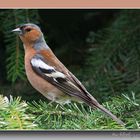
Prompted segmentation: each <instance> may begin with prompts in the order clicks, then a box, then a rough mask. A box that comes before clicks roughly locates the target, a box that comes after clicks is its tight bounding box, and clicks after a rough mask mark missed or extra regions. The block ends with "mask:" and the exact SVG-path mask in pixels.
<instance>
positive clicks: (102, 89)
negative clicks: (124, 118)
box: [0, 9, 140, 102]
mask: <svg viewBox="0 0 140 140" xmlns="http://www.w3.org/2000/svg"><path fill="white" fill-rule="evenodd" d="M27 22H32V23H35V24H38V25H39V26H40V27H41V29H42V31H43V33H44V35H45V39H46V41H47V43H48V45H49V46H50V48H51V49H52V50H53V51H54V53H55V54H56V55H57V57H58V58H59V59H60V60H61V61H62V62H63V63H64V64H65V65H66V66H67V67H68V68H69V70H71V71H72V73H74V74H75V75H76V76H77V77H78V78H79V79H80V81H81V82H82V83H83V84H84V85H85V87H86V88H87V89H88V90H89V91H90V93H91V94H92V95H94V97H96V98H97V99H98V100H99V101H100V102H101V101H108V100H110V98H111V97H114V96H121V95H122V93H127V94H129V95H131V93H132V92H134V93H135V95H136V97H137V98H139V97H140V24H139V23H140V10H133V9H131V10H127V9H125V10H123V9H115V10H113V9H112V10H111V9H109V10H107V9H104V10H103V9H102V10H101V9H94V10H92V9H85V10H82V9H79V10H75V9H63V10H61V9H40V10H36V9H33V10H32V9H30V10H28V9H19V10H18V9H5V10H4V9H1V10H0V23H1V26H0V42H1V43H0V56H1V58H0V94H3V95H7V96H9V95H13V96H21V97H22V99H24V100H28V101H32V100H38V99H40V98H41V99H44V97H43V96H42V95H41V94H39V93H38V92H37V91H35V90H34V89H33V88H32V87H31V86H30V84H29V83H28V81H27V79H26V76H25V71H24V60H23V58H24V50H23V47H22V44H21V42H20V40H18V38H17V37H16V35H15V34H13V33H11V32H10V31H11V30H12V29H14V28H15V27H16V26H17V25H18V24H22V23H27Z"/></svg>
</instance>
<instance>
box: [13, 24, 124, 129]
mask: <svg viewBox="0 0 140 140" xmlns="http://www.w3.org/2000/svg"><path fill="white" fill-rule="evenodd" d="M12 32H14V33H16V34H17V35H18V36H19V38H20V39H21V42H22V43H23V47H24V51H25V56H24V64H25V72H26V75H27V79H28V80H29V82H30V84H31V85H32V86H33V87H34V88H35V89H36V90H37V91H38V92H40V93H41V94H42V95H44V96H45V97H46V98H47V99H49V100H51V101H52V102H56V103H58V104H66V103H70V102H71V101H74V102H82V103H85V104H87V105H88V106H90V107H92V108H93V109H95V108H98V109H99V110H100V111H102V112H104V113H105V114H106V115H108V116H109V117H111V118H112V119H113V120H114V121H116V122H117V123H118V124H119V125H122V126H124V125H125V123H124V122H123V121H122V120H120V119H119V118H117V117H116V116H115V115H114V114H112V113H111V112H110V111H109V110H108V109H106V108H105V107H104V106H102V105H101V104H100V103H99V102H98V101H97V100H96V99H95V98H94V97H93V95H92V94H90V93H89V92H88V91H87V89H86V88H85V87H84V85H83V84H82V83H81V82H80V81H79V80H78V79H77V78H76V77H75V76H74V75H73V74H72V73H71V72H70V71H69V70H68V69H67V68H66V67H65V66H64V64H62V63H61V62H60V60H59V59H58V58H57V57H56V56H55V54H54V53H53V51H52V50H51V48H50V47H49V46H48V44H47V43H46V41H45V39H44V34H43V33H42V31H41V28H40V27H39V26H38V25H36V24H34V23H24V24H20V25H18V26H17V27H16V28H15V29H14V30H12Z"/></svg>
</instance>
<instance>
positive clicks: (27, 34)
mask: <svg viewBox="0 0 140 140" xmlns="http://www.w3.org/2000/svg"><path fill="white" fill-rule="evenodd" d="M12 32H15V33H17V34H18V35H19V37H20V39H21V40H22V42H23V43H24V44H34V43H35V42H37V41H38V40H41V39H43V34H42V32H41V30H40V28H39V27H38V26H37V25H35V24H32V23H27V24H22V25H19V26H18V27H17V28H16V29H14V30H12Z"/></svg>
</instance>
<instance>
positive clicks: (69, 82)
mask: <svg viewBox="0 0 140 140" xmlns="http://www.w3.org/2000/svg"><path fill="white" fill-rule="evenodd" d="M31 65H32V68H33V70H34V71H35V72H36V73H37V74H38V75H39V76H41V77H42V78H43V79H45V80H47V81H48V82H49V83H51V84H52V85H54V86H55V87H57V88H58V89H59V90H61V91H63V92H64V93H65V94H68V95H69V96H72V97H76V98H79V99H80V100H82V101H84V102H85V103H87V104H88V105H89V106H91V107H97V108H99V109H100V110H101V111H103V112H105V113H106V114H107V115H109V116H110V117H111V118H112V119H114V120H115V121H117V122H118V123H119V124H121V125H124V123H123V122H122V121H121V120H120V119H118V118H117V117H116V116H115V115H113V114H112V113H111V112H110V111H108V110H107V109H105V108H104V107H103V106H102V105H100V104H99V103H98V102H97V100H96V99H95V98H94V97H93V96H91V95H90V94H89V93H88V92H87V90H86V89H85V87H84V86H83V85H82V84H81V83H80V81H79V80H78V79H77V78H76V77H75V76H74V75H73V74H72V73H71V72H69V71H67V72H66V71H65V70H66V69H65V68H64V69H65V70H64V72H63V70H62V71H61V70H60V67H61V66H60V67H59V68H58V69H57V68H56V67H53V66H52V65H50V63H49V65H48V63H47V62H46V59H44V57H43V56H42V55H41V54H36V55H35V56H34V57H33V58H32V59H31ZM60 65H61V63H60ZM66 73H68V74H66Z"/></svg>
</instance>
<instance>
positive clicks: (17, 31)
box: [12, 28, 22, 35]
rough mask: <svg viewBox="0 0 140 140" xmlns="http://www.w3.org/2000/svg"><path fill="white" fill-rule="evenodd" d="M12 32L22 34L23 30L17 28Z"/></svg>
mask: <svg viewBox="0 0 140 140" xmlns="http://www.w3.org/2000/svg"><path fill="white" fill-rule="evenodd" d="M12 32H15V33H17V34H19V35H20V34H22V30H21V29H20V28H16V29H14V30H12Z"/></svg>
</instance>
